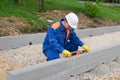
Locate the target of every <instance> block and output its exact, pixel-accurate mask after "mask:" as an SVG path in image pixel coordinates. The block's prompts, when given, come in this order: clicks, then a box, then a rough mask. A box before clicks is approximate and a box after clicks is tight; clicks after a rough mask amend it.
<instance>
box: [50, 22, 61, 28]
mask: <svg viewBox="0 0 120 80" xmlns="http://www.w3.org/2000/svg"><path fill="white" fill-rule="evenodd" d="M59 26H60V22H55V23H53V24H52V28H53V29H54V30H56V29H57V28H58V27H59Z"/></svg>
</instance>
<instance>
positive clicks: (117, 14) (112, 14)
mask: <svg viewBox="0 0 120 80" xmlns="http://www.w3.org/2000/svg"><path fill="white" fill-rule="evenodd" d="M100 17H102V18H108V19H111V20H117V21H120V6H119V7H113V6H109V7H107V6H101V7H100Z"/></svg>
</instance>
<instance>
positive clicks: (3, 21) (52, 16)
mask: <svg viewBox="0 0 120 80" xmlns="http://www.w3.org/2000/svg"><path fill="white" fill-rule="evenodd" d="M69 12H70V11H62V10H52V11H47V12H44V13H35V14H36V15H37V16H38V17H39V18H40V19H41V20H43V21H45V22H46V23H47V24H48V25H49V22H48V21H47V20H52V21H58V20H59V19H60V18H64V16H65V15H66V14H67V13H69ZM77 15H78V17H79V24H78V29H84V28H96V27H104V26H116V25H120V21H112V20H108V19H100V18H94V19H93V18H89V17H88V16H86V15H84V14H82V13H78V14H77ZM27 26H30V23H29V22H27V21H26V20H25V19H22V18H18V17H15V16H12V17H9V18H8V17H0V36H15V35H21V34H24V33H22V32H21V31H20V30H19V29H18V28H21V27H27Z"/></svg>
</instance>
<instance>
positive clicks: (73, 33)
mask: <svg viewBox="0 0 120 80" xmlns="http://www.w3.org/2000/svg"><path fill="white" fill-rule="evenodd" d="M71 41H72V42H73V43H75V44H76V45H78V46H81V47H82V48H83V49H84V50H85V51H86V52H89V50H90V49H89V47H88V46H86V45H85V44H84V43H83V42H82V41H81V40H80V38H78V37H77V35H76V33H75V32H74V31H72V38H71Z"/></svg>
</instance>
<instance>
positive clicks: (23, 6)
mask: <svg viewBox="0 0 120 80" xmlns="http://www.w3.org/2000/svg"><path fill="white" fill-rule="evenodd" d="M38 1H39V0H21V2H20V3H19V4H15V3H14V0H0V16H2V17H11V16H16V17H20V18H25V19H26V20H27V21H28V22H29V23H30V24H31V25H33V27H35V28H31V29H33V30H36V29H39V30H40V29H42V28H47V24H46V23H44V22H43V21H42V20H40V19H39V18H38V17H37V16H36V15H35V14H33V13H34V12H38V11H39V2H38ZM44 2H45V4H44V9H43V11H47V10H69V11H73V12H83V13H85V5H84V3H81V2H78V0H62V1H61V0H44ZM99 6H100V5H99ZM98 17H100V18H108V19H112V20H119V21H120V7H106V6H100V15H99V16H98ZM10 21H11V20H10ZM11 22H13V21H11ZM34 23H36V24H37V25H34ZM31 29H30V30H31ZM23 31H24V30H23ZM25 31H26V28H25Z"/></svg>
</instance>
